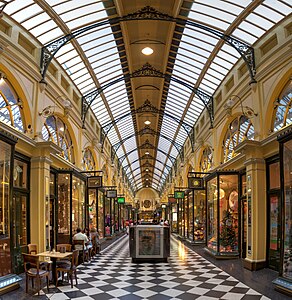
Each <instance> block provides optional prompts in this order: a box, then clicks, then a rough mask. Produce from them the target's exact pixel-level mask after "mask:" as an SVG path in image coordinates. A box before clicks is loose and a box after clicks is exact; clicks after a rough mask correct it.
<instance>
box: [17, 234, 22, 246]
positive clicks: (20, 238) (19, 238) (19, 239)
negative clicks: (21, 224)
mask: <svg viewBox="0 0 292 300" xmlns="http://www.w3.org/2000/svg"><path fill="white" fill-rule="evenodd" d="M21 240H22V237H21V236H20V234H19V235H18V245H20V244H21Z"/></svg>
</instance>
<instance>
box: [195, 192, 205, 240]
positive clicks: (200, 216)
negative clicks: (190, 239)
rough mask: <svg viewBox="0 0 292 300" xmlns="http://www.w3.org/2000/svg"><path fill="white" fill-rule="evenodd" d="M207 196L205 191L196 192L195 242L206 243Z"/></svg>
mask: <svg viewBox="0 0 292 300" xmlns="http://www.w3.org/2000/svg"><path fill="white" fill-rule="evenodd" d="M205 202H206V194H205V191H203V190H198V191H194V212H193V214H194V242H204V241H205V231H206V230H205V226H206V208H205Z"/></svg>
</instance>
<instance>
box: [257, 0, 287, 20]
mask: <svg viewBox="0 0 292 300" xmlns="http://www.w3.org/2000/svg"><path fill="white" fill-rule="evenodd" d="M283 2H285V3H283ZM263 5H266V6H268V7H270V8H271V10H274V11H277V12H278V13H281V14H282V16H287V15H288V14H290V13H291V9H292V5H291V1H290V0H285V1H275V0H265V2H264V3H263ZM260 7H261V6H260ZM273 20H274V21H275V20H276V18H275V19H273ZM277 21H279V20H277Z"/></svg>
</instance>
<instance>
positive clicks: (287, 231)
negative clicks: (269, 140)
mask: <svg viewBox="0 0 292 300" xmlns="http://www.w3.org/2000/svg"><path fill="white" fill-rule="evenodd" d="M278 141H279V143H280V170H281V177H280V178H281V198H282V201H281V204H282V205H281V209H280V211H281V212H280V214H281V216H282V219H281V225H282V232H281V241H280V267H279V277H278V278H277V279H276V280H275V281H274V283H275V288H276V289H278V290H280V291H282V292H284V293H287V294H289V295H290V296H291V295H292V225H291V224H292V223H291V222H292V221H291V220H292V130H291V129H290V130H288V131H286V132H284V133H283V134H281V135H280V136H279V137H278Z"/></svg>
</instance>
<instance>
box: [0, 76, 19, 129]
mask: <svg viewBox="0 0 292 300" xmlns="http://www.w3.org/2000/svg"><path fill="white" fill-rule="evenodd" d="M0 75H1V74H0ZM23 120H24V118H23V109H22V102H21V101H20V99H19V98H18V96H17V95H16V93H15V91H14V90H13V88H12V87H11V86H10V84H9V83H8V82H7V80H6V79H4V78H2V79H0V122H3V123H5V124H8V125H10V126H12V127H14V128H16V129H17V130H19V131H21V132H25V128H24V124H23Z"/></svg>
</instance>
